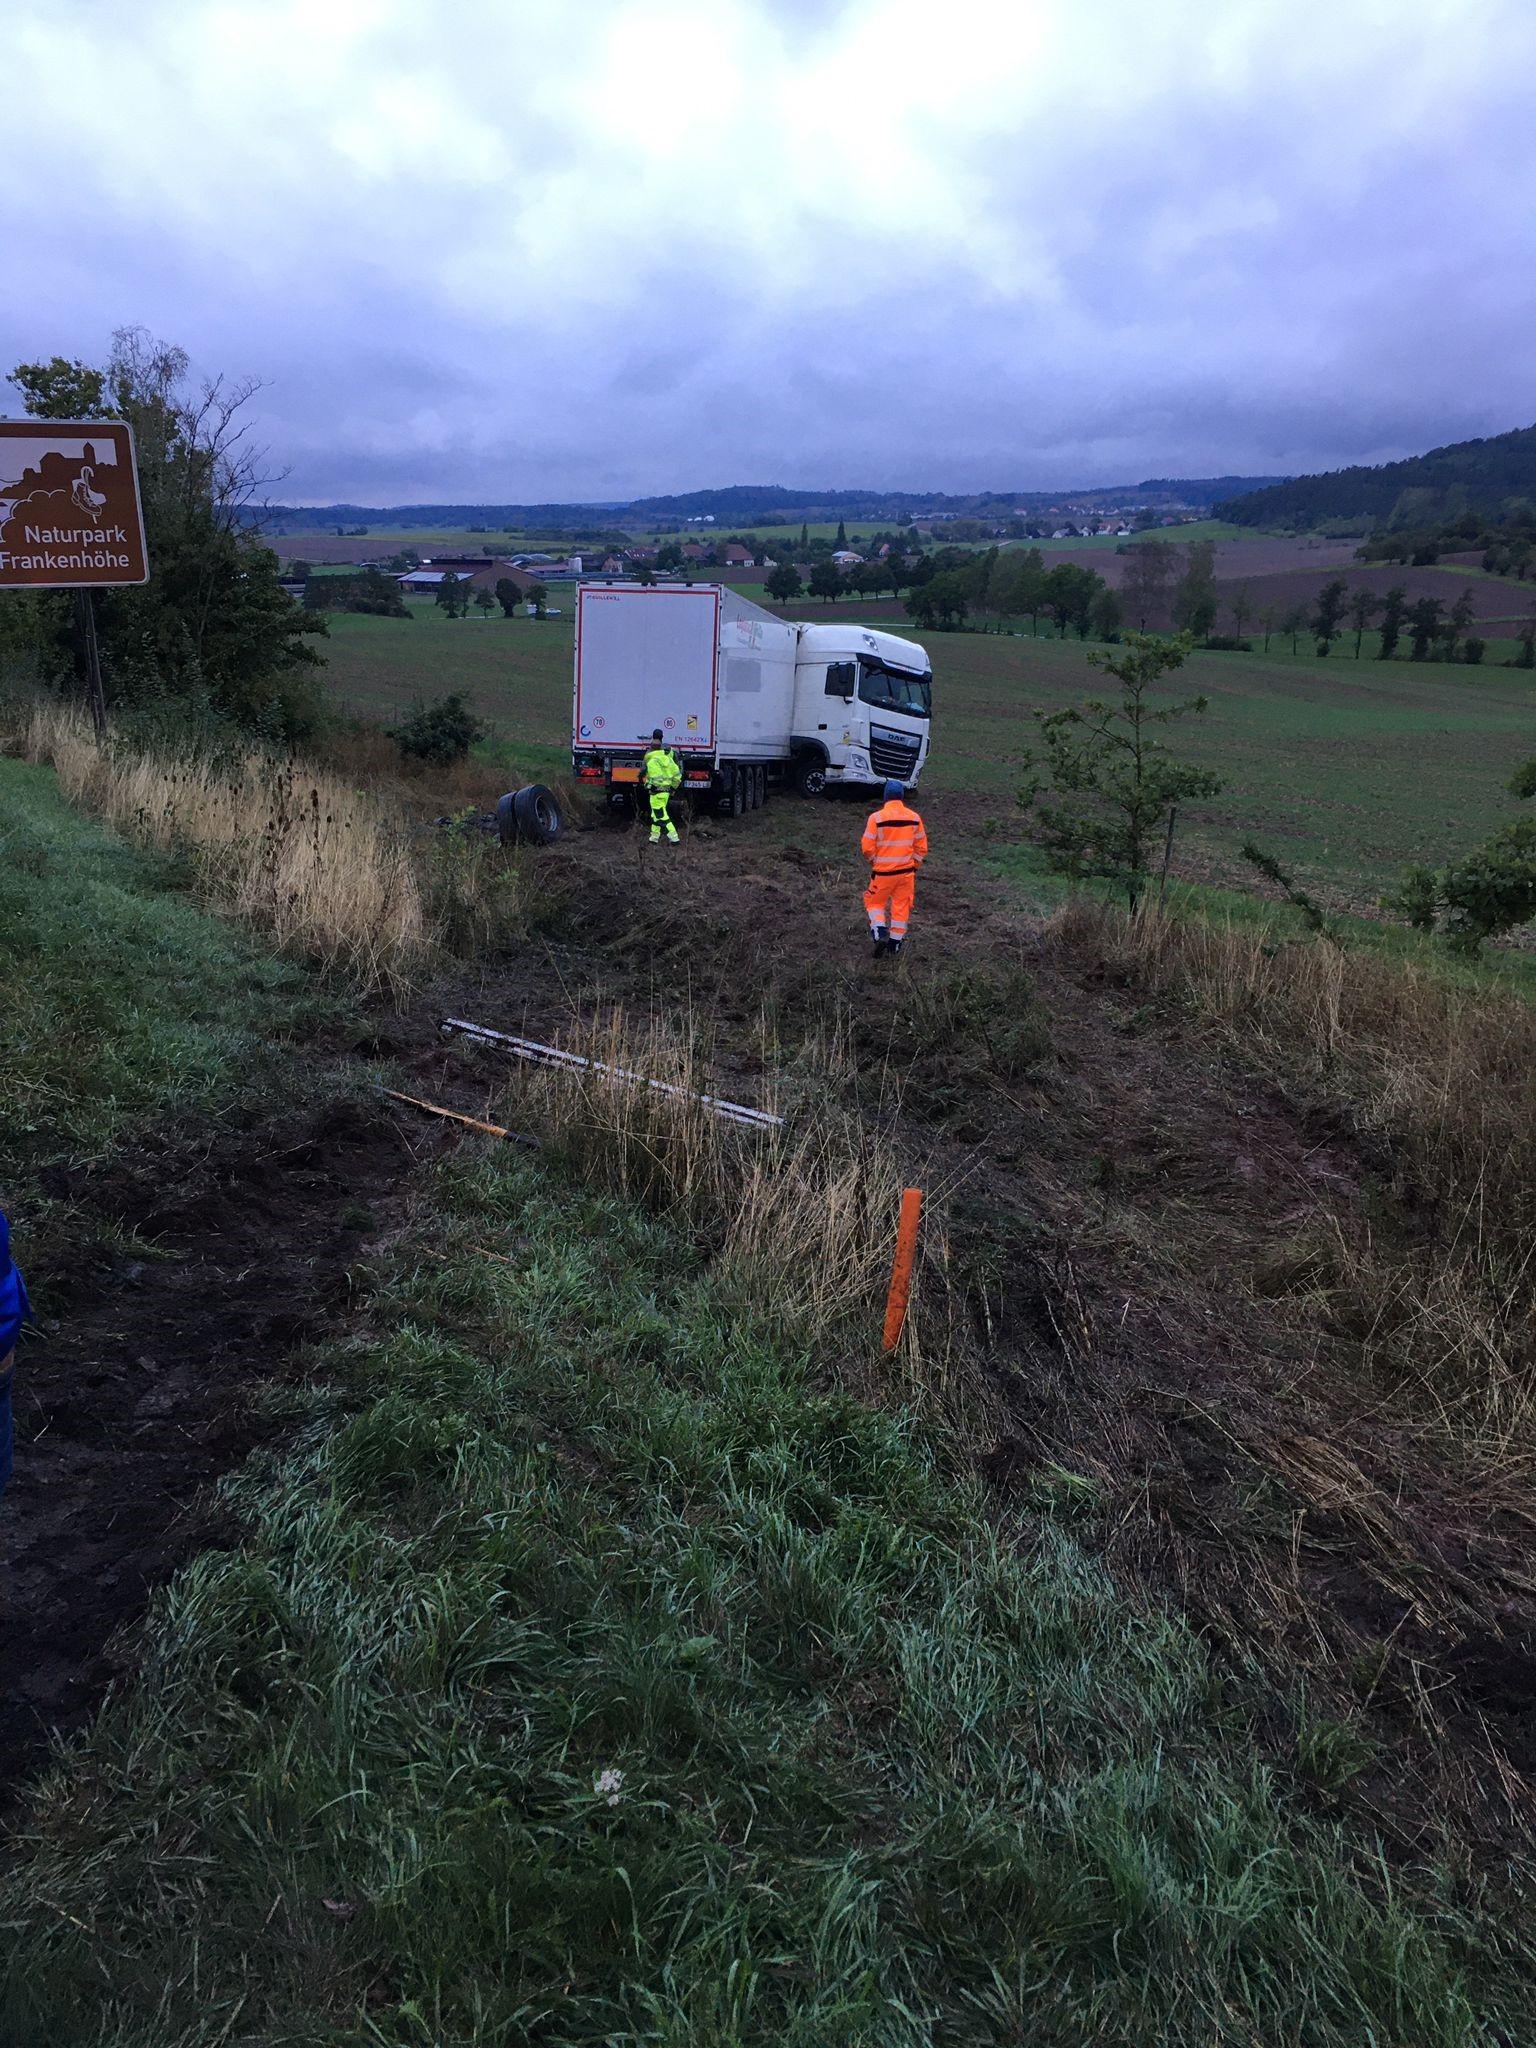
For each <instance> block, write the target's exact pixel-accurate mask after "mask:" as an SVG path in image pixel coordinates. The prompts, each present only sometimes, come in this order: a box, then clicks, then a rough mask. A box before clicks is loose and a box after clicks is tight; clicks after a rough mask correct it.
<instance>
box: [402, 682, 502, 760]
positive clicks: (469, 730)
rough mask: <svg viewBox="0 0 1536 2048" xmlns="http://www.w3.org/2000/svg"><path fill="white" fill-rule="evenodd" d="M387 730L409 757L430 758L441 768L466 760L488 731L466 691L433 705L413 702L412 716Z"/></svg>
mask: <svg viewBox="0 0 1536 2048" xmlns="http://www.w3.org/2000/svg"><path fill="white" fill-rule="evenodd" d="M386 730H387V731H388V733H389V737H390V738H391V739H392V740H393V741H394V743H395V745H396V746H397V747H398V748H399V749H400V752H401V753H402V754H403V755H404V756H405V758H406V759H407V760H410V761H428V762H431V763H432V764H433V766H435V767H440V768H445V767H447V766H449V765H450V764H451V763H452V762H454V761H462V760H464V759H465V758H466V757H467V756H468V753H469V750H470V748H471V747H472V746H474V745H475V744H476V742H477V741H479V740H483V739H484V738H485V731H486V729H485V727H484V726H483V725H482V724H481V722H480V720H479V719H478V718H476V717H475V715H474V713H473V712H472V711H471V710H470V708H469V706H468V705H467V704H466V703H465V701H464V693H463V691H462V690H454V691H452V692H450V694H449V695H448V696H446V697H439V698H437V699H436V701H435V702H433V703H431V704H416V705H413V706H412V708H411V714H410V716H409V717H408V718H406V719H405V720H403V721H402V723H401V724H399V725H396V726H390V727H387V728H386Z"/></svg>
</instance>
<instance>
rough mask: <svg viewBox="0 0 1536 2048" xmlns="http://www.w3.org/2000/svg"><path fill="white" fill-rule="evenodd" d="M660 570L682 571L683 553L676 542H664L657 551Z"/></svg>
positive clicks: (657, 562)
mask: <svg viewBox="0 0 1536 2048" xmlns="http://www.w3.org/2000/svg"><path fill="white" fill-rule="evenodd" d="M656 566H657V568H658V569H680V568H681V567H682V566H683V551H682V548H681V547H680V546H679V545H678V543H677V542H676V541H675V540H669V541H664V542H663V543H662V545H661V546H660V547H659V548H658V549H657V550H656Z"/></svg>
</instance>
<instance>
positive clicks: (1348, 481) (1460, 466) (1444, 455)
mask: <svg viewBox="0 0 1536 2048" xmlns="http://www.w3.org/2000/svg"><path fill="white" fill-rule="evenodd" d="M1510 498H1531V499H1536V426H1530V427H1516V428H1514V429H1513V430H1512V431H1511V432H1510V433H1507V434H1493V435H1490V436H1489V437H1488V438H1487V439H1486V440H1480V441H1453V442H1451V443H1450V444H1449V446H1447V447H1444V448H1431V449H1430V451H1429V453H1428V454H1427V455H1410V456H1408V457H1407V458H1406V459H1405V460H1404V461H1402V462H1384V463H1381V464H1380V465H1379V466H1378V467H1376V468H1369V467H1366V466H1363V465H1362V466H1360V467H1358V468H1354V469H1332V470H1328V471H1327V472H1325V473H1324V474H1323V475H1321V476H1298V477H1292V478H1291V480H1290V482H1289V483H1280V484H1272V485H1270V486H1269V487H1268V488H1267V489H1265V490H1259V491H1248V492H1244V493H1242V494H1238V493H1237V492H1232V493H1229V494H1228V496H1227V497H1226V498H1225V500H1224V501H1223V502H1222V503H1220V504H1218V505H1217V507H1216V512H1217V516H1218V518H1221V519H1230V520H1233V521H1234V522H1235V523H1236V524H1237V525H1239V526H1286V527H1293V528H1297V529H1301V528H1305V527H1309V526H1317V525H1320V524H1321V523H1322V521H1323V520H1325V519H1364V520H1369V522H1370V523H1371V524H1372V525H1373V526H1386V525H1401V526H1431V525H1434V524H1435V523H1436V522H1437V521H1438V520H1442V519H1446V518H1454V516H1455V515H1456V514H1457V513H1458V512H1498V511H1500V510H1502V508H1503V506H1504V504H1505V502H1506V501H1507V500H1508V499H1510Z"/></svg>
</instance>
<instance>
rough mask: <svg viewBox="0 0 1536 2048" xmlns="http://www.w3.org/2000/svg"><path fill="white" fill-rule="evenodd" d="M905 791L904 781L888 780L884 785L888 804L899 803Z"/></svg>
mask: <svg viewBox="0 0 1536 2048" xmlns="http://www.w3.org/2000/svg"><path fill="white" fill-rule="evenodd" d="M906 793H907V785H906V784H905V783H904V782H888V783H887V784H886V785H885V800H886V802H887V803H888V804H899V803H900V802H901V800H902V798H903V797H904V796H905V795H906Z"/></svg>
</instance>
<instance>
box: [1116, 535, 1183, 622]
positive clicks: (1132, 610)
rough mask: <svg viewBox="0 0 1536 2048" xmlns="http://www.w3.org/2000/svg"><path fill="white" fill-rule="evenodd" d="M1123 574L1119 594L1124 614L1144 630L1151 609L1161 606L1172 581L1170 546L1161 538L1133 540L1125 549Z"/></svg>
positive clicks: (1158, 608) (1153, 610)
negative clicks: (1123, 606)
mask: <svg viewBox="0 0 1536 2048" xmlns="http://www.w3.org/2000/svg"><path fill="white" fill-rule="evenodd" d="M1124 559H1125V575H1124V576H1123V578H1122V579H1121V583H1120V596H1121V599H1122V601H1123V602H1124V605H1125V610H1126V616H1127V617H1128V618H1132V619H1134V620H1135V621H1136V626H1137V630H1138V631H1139V632H1144V631H1145V630H1146V626H1147V622H1148V620H1149V619H1150V618H1151V616H1152V615H1153V613H1154V612H1158V611H1160V610H1161V609H1162V607H1163V605H1164V604H1165V602H1166V601H1167V597H1168V592H1169V589H1170V588H1171V587H1172V584H1173V549H1172V548H1171V547H1170V546H1169V545H1168V543H1167V541H1165V540H1156V539H1148V540H1133V541H1130V542H1128V543H1127V545H1126V550H1125V558H1124Z"/></svg>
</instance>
